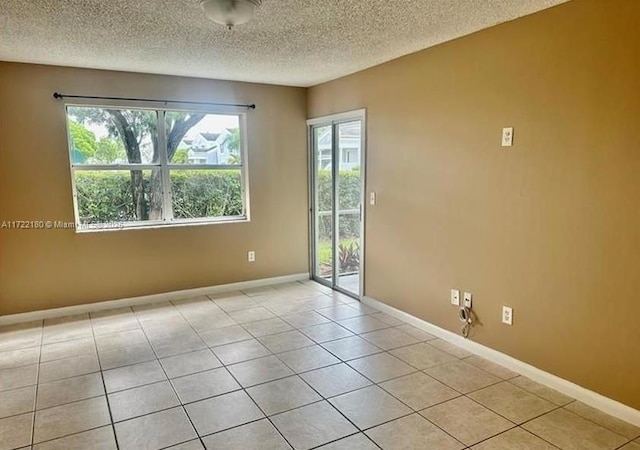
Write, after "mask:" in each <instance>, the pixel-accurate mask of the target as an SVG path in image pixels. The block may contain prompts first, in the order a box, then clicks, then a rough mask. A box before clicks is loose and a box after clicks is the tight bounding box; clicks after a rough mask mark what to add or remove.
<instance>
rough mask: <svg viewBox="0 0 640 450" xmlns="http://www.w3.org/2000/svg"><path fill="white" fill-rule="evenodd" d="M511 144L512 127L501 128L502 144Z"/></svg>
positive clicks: (507, 145) (504, 145)
mask: <svg viewBox="0 0 640 450" xmlns="http://www.w3.org/2000/svg"><path fill="white" fill-rule="evenodd" d="M512 145H513V127H507V128H503V129H502V146H503V147H511V146H512Z"/></svg>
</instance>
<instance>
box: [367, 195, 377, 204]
mask: <svg viewBox="0 0 640 450" xmlns="http://www.w3.org/2000/svg"><path fill="white" fill-rule="evenodd" d="M369 204H370V205H371V206H375V204H376V193H375V192H372V193H371V194H370V195H369Z"/></svg>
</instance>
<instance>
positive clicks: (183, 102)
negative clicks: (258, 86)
mask: <svg viewBox="0 0 640 450" xmlns="http://www.w3.org/2000/svg"><path fill="white" fill-rule="evenodd" d="M53 98H55V99H58V100H59V99H62V98H83V99H89V100H124V101H129V102H153V103H180V104H183V105H203V106H231V107H237V108H247V109H256V105H255V104H251V105H242V104H237V103H212V102H190V101H186V100H155V99H150V98H127V97H98V96H91V95H69V94H61V93H59V92H54V93H53Z"/></svg>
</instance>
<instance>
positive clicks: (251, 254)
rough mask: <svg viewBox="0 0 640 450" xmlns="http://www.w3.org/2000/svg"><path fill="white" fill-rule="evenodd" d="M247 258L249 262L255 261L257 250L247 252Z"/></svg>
mask: <svg viewBox="0 0 640 450" xmlns="http://www.w3.org/2000/svg"><path fill="white" fill-rule="evenodd" d="M247 260H248V261H249V262H255V260H256V252H254V251H253V250H251V251H250V252H249V253H247Z"/></svg>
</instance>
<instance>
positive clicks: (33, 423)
mask: <svg viewBox="0 0 640 450" xmlns="http://www.w3.org/2000/svg"><path fill="white" fill-rule="evenodd" d="M44 322H45V321H44V320H42V325H41V328H40V330H41V331H40V352H39V353H38V366H37V369H36V391H35V394H34V397H33V415H32V416H31V417H32V418H31V436H30V438H29V446H33V445H35V444H34V442H33V439H34V437H35V433H36V415H37V412H38V411H37V409H38V387H39V386H40V360H41V359H42V345H43V344H42V343H43V341H44Z"/></svg>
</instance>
